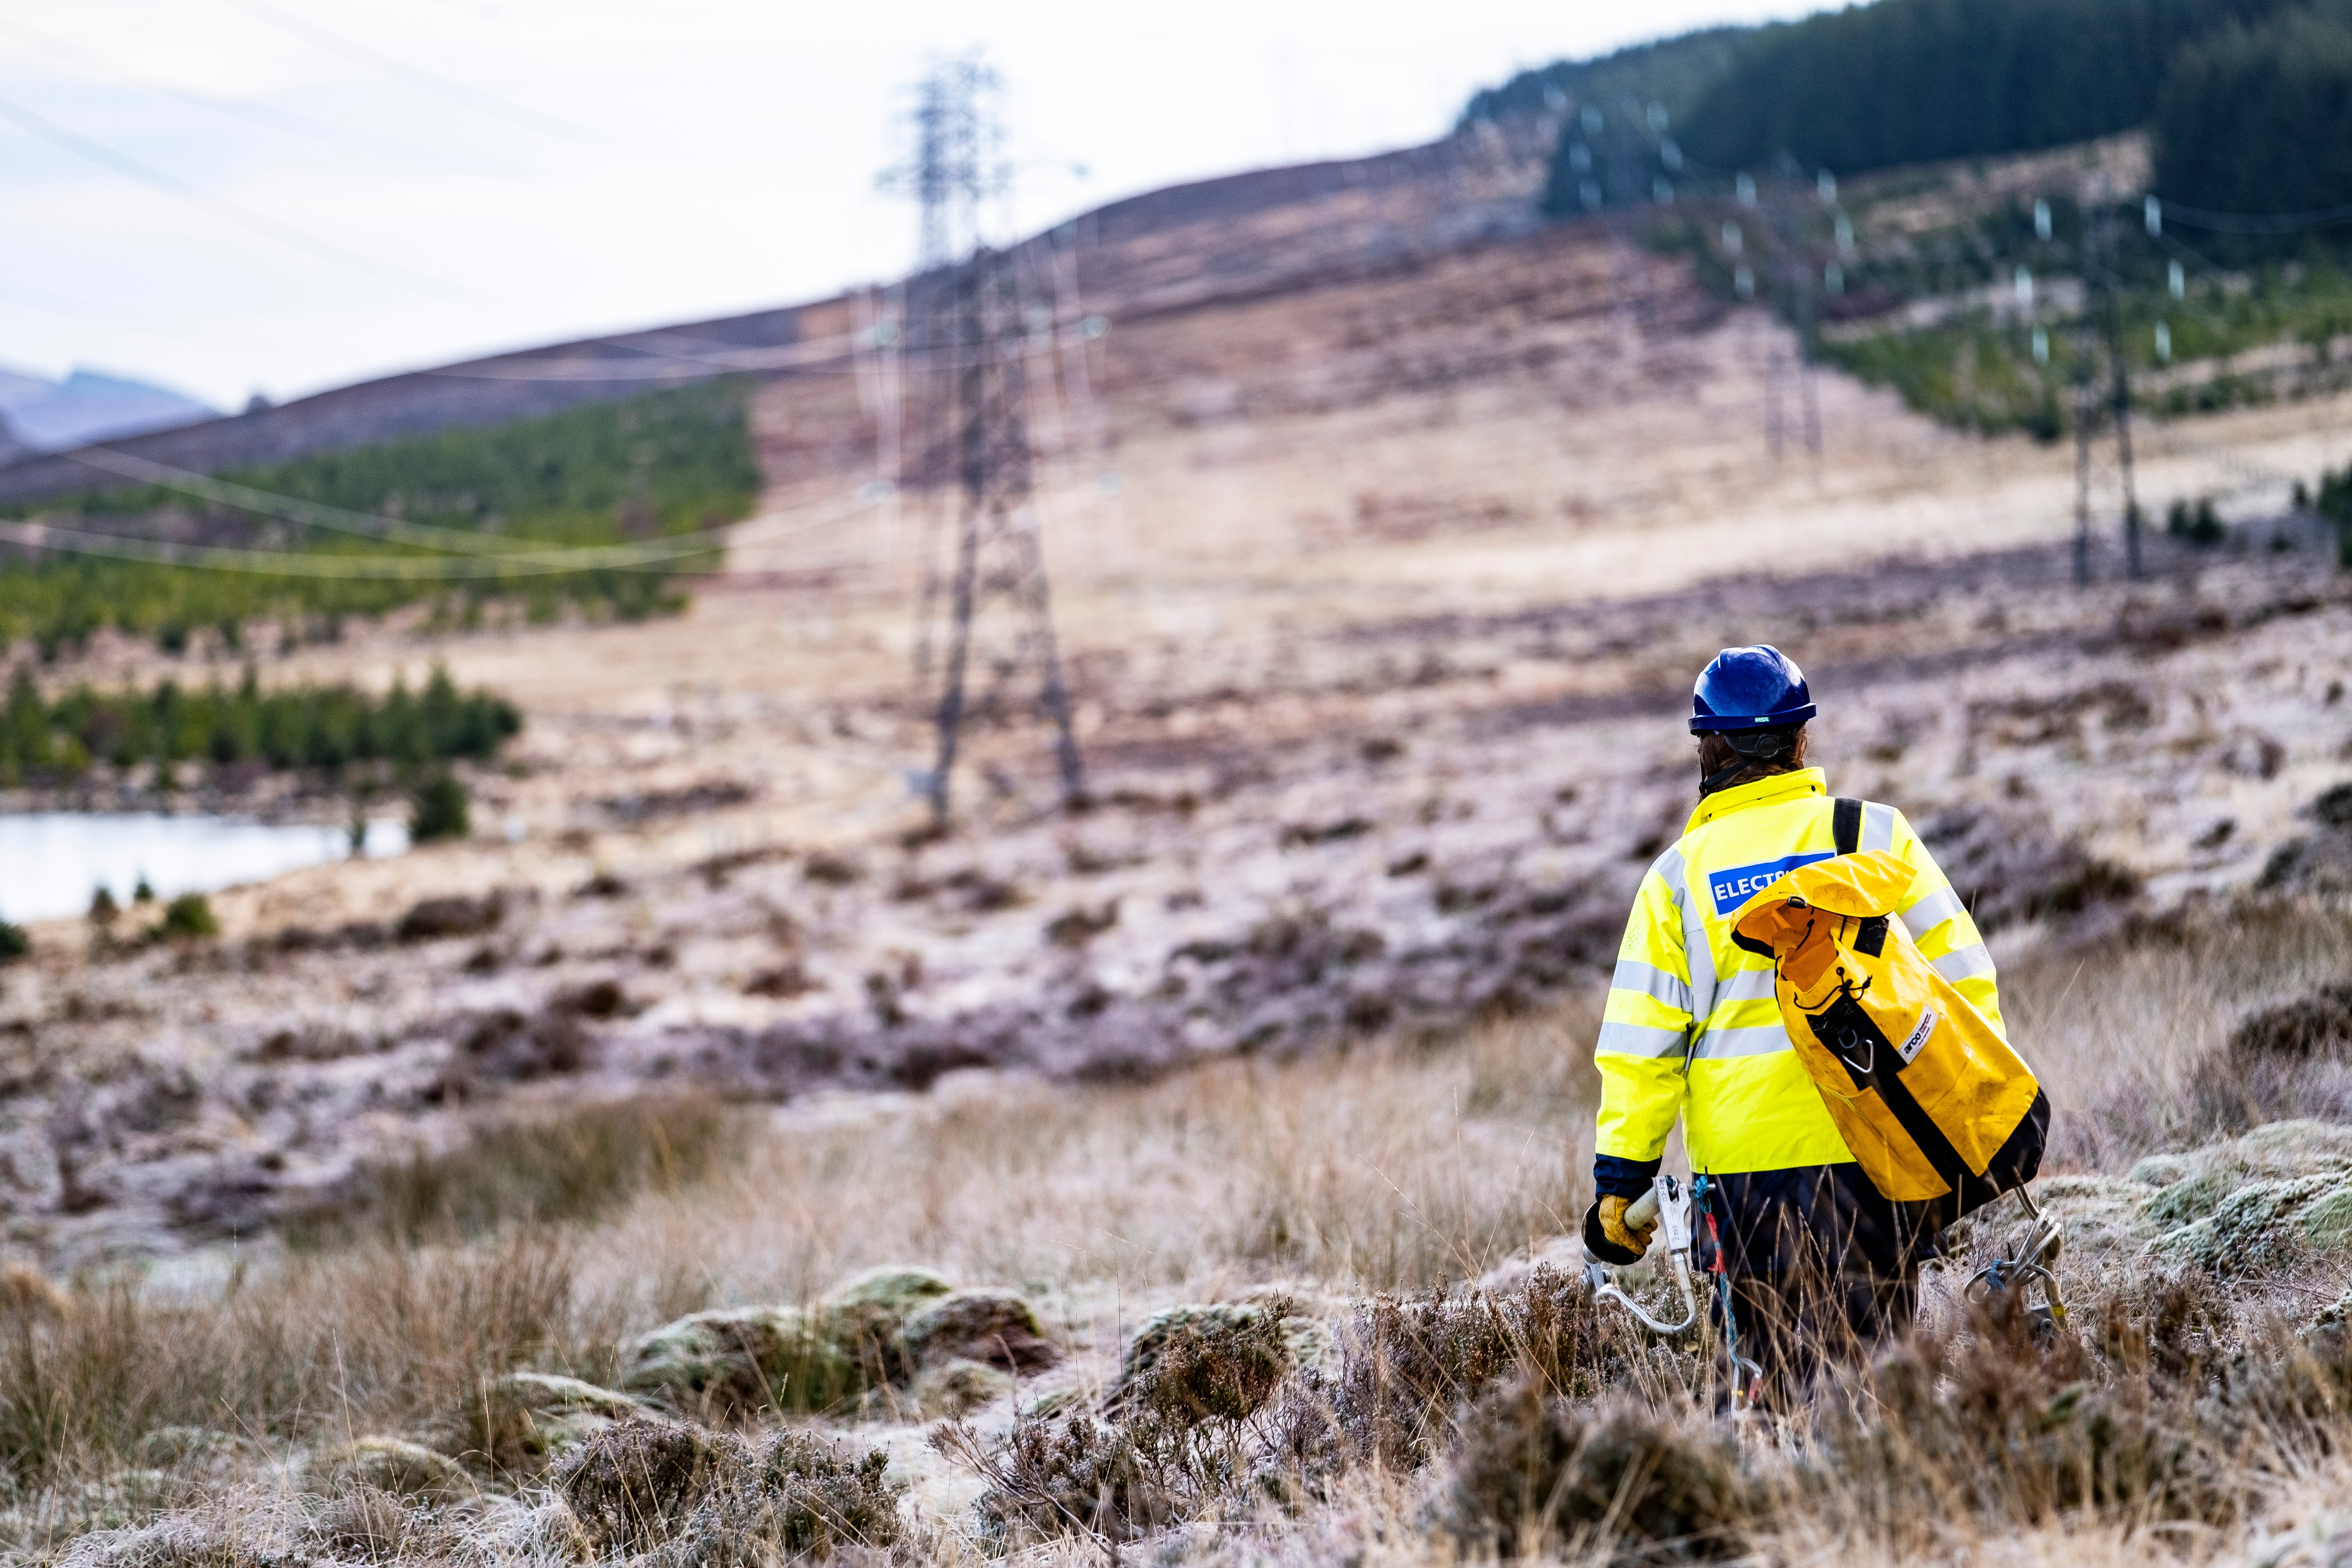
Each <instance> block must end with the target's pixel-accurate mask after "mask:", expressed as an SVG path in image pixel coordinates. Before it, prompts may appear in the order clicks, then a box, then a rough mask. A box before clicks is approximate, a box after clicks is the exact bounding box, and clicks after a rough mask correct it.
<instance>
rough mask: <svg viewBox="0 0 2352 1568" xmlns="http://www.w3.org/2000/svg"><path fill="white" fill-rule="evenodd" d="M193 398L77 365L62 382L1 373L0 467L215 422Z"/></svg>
mask: <svg viewBox="0 0 2352 1568" xmlns="http://www.w3.org/2000/svg"><path fill="white" fill-rule="evenodd" d="M218 413H219V410H217V409H215V408H209V407H207V406H205V405H204V404H201V403H199V402H197V401H196V400H195V399H194V398H193V397H184V396H182V395H180V394H179V393H176V392H173V391H171V390H169V389H168V388H165V387H161V386H155V385H152V384H149V383H147V382H143V381H131V380H129V379H127V378H125V377H122V376H115V375H105V374H100V373H99V372H97V371H91V370H83V369H81V368H79V366H77V367H76V368H75V369H74V370H73V372H72V373H71V374H68V376H67V377H66V378H65V379H64V380H63V381H50V380H48V379H47V378H46V377H43V376H38V375H28V374H26V373H25V372H23V371H15V370H7V369H5V368H0V462H7V461H13V460H15V458H16V457H18V456H22V455H24V452H23V449H24V448H27V447H29V448H32V449H33V450H36V451H58V450H61V449H63V448H65V447H81V446H87V445H88V444H89V443H90V442H92V441H105V440H110V439H112V438H113V437H117V436H136V435H141V434H143V433H144V432H147V431H150V430H163V429H168V428H170V427H171V426H174V425H187V424H192V423H194V421H196V420H199V419H211V418H214V417H215V416H217V415H218Z"/></svg>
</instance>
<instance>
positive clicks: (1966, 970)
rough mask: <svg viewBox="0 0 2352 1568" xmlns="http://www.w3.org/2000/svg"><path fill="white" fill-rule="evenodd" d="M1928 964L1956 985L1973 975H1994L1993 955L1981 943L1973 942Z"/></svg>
mask: <svg viewBox="0 0 2352 1568" xmlns="http://www.w3.org/2000/svg"><path fill="white" fill-rule="evenodd" d="M1928 962H1929V966H1930V967H1932V968H1933V969H1934V970H1935V972H1936V973H1938V974H1940V975H1942V976H1943V977H1944V978H1945V979H1947V980H1948V981H1951V982H1953V983H1954V984H1958V982H1960V981H1963V980H1966V979H1969V977H1970V976H1972V975H1978V974H1990V973H1992V954H1991V953H1990V952H1988V951H1987V950H1986V948H1985V944H1984V943H1982V942H1970V943H1969V945H1968V946H1966V947H1963V948H1956V949H1954V950H1953V951H1952V952H1948V953H1946V954H1944V956H1943V957H1941V958H1937V959H1931V960H1929V961H1928Z"/></svg>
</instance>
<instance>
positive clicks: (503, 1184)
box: [293, 1091, 752, 1247]
mask: <svg viewBox="0 0 2352 1568" xmlns="http://www.w3.org/2000/svg"><path fill="white" fill-rule="evenodd" d="M751 1131H752V1119H751V1116H750V1115H749V1114H748V1113H746V1112H745V1111H743V1110H740V1108H737V1107H732V1106H729V1105H726V1104H724V1103H722V1102H721V1101H719V1100H718V1099H717V1098H716V1097H714V1096H712V1095H709V1094H703V1093H697V1092H691V1091H686V1092H677V1093H662V1094H644V1095H636V1096H633V1097H631V1098H628V1099H625V1100H605V1101H599V1102H592V1103H588V1104H582V1105H572V1106H567V1107H564V1108H562V1110H547V1111H539V1112H533V1113H530V1114H526V1115H522V1116H516V1117H509V1118H503V1119H499V1120H496V1121H485V1122H482V1123H480V1124H478V1126H476V1127H475V1128H474V1129H473V1131H471V1133H470V1134H469V1135H468V1136H467V1138H466V1139H465V1140H464V1141H463V1142H460V1143H458V1144H457V1146H456V1147H454V1148H451V1149H447V1150H444V1151H440V1152H432V1151H427V1150H422V1149H419V1150H416V1151H415V1152H411V1153H410V1154H408V1155H407V1156H406V1157H405V1158H401V1159H394V1160H391V1161H387V1162H384V1163H380V1164H375V1165H372V1166H369V1167H367V1168H365V1169H363V1170H362V1172H361V1173H360V1174H359V1177H358V1179H357V1180H356V1181H355V1182H354V1183H353V1184H352V1185H351V1186H350V1187H349V1188H347V1189H346V1190H345V1191H344V1192H343V1193H342V1194H340V1195H339V1197H338V1199H337V1201H336V1202H335V1203H334V1204H333V1205H331V1207H327V1208H323V1209H321V1210H320V1211H319V1212H316V1213H314V1214H312V1215H307V1216H305V1217H304V1218H303V1219H302V1220H301V1221H300V1222H299V1224H298V1225H297V1226H295V1227H294V1230H293V1237H294V1239H295V1241H296V1242H297V1243H298V1245H303V1246H309V1247H317V1246H320V1245H324V1244H327V1243H331V1242H334V1241H349V1240H351V1239H352V1238H354V1237H377V1238H380V1239H382V1240H384V1241H387V1242H391V1243H395V1244H400V1243H408V1244H414V1243H416V1242H420V1241H434V1240H448V1239H451V1238H453V1237H465V1236H478V1235H481V1234H483V1233H485V1232H488V1231H491V1230H495V1229H497V1228H498V1227H499V1226H502V1225H506V1224H509V1223H511V1222H516V1221H524V1222H540V1223H548V1224H562V1223H571V1222H577V1221H585V1220H593V1219H595V1218H597V1217H598V1216H600V1215H604V1214H607V1213H610V1212H611V1211H612V1210H614V1209H615V1208H618V1207H619V1206H620V1205H623V1204H625V1203H626V1202H628V1201H629V1200H630V1199H632V1198H634V1197H635V1196H637V1195H638V1194H641V1193H645V1192H648V1191H652V1192H663V1193H676V1192H678V1191H680V1190H682V1189H684V1188H687V1187H690V1186H692V1185H693V1184H695V1183H697V1182H699V1181H702V1180H704V1179H705V1178H706V1177H708V1176H709V1174H710V1173H712V1172H713V1171H715V1170H719V1169H721V1168H724V1167H725V1166H727V1165H729V1164H730V1163H733V1162H734V1161H736V1160H738V1159H740V1156H741V1154H742V1152H743V1151H744V1149H745V1147H746V1145H747V1143H748V1142H749V1141H750V1139H751Z"/></svg>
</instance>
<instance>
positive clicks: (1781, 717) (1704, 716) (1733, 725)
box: [1690, 702, 1819, 735]
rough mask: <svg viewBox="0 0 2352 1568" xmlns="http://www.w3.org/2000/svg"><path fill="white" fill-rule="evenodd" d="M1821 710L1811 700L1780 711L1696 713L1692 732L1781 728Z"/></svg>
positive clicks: (1691, 724) (1692, 716) (1692, 722)
mask: <svg viewBox="0 0 2352 1568" xmlns="http://www.w3.org/2000/svg"><path fill="white" fill-rule="evenodd" d="M1818 711H1819V709H1818V708H1817V707H1816V705H1815V704H1813V703H1811V702H1805V703H1801V704H1799V705H1798V706H1797V707H1794V708H1783V709H1782V710H1780V711H1779V712H1778V713H1694V714H1693V715H1691V721H1690V732H1691V733H1692V734H1694V735H1711V734H1716V733H1717V732H1719V731H1725V730H1780V729H1786V728H1787V727H1788V726H1790V725H1791V724H1803V723H1808V722H1810V721H1811V720H1812V717H1813V715H1814V714H1815V713H1816V712H1818Z"/></svg>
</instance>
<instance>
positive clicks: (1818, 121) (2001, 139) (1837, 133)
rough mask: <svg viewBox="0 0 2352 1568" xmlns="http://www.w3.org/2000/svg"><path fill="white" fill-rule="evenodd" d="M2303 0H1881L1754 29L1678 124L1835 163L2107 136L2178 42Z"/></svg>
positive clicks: (1730, 142) (1879, 162) (1692, 135)
mask: <svg viewBox="0 0 2352 1568" xmlns="http://www.w3.org/2000/svg"><path fill="white" fill-rule="evenodd" d="M2294 8H2295V7H2294V5H2293V0H1877V4H1875V5H1857V6H1851V7H1848V8H1847V9H1845V10H1843V11H1833V12H1827V13H1824V14H1822V15H1820V16H1811V17H1807V18H1806V19H1804V20H1803V21H1800V22H1791V23H1784V24H1781V25H1779V26H1770V27H1766V28H1762V29H1760V30H1759V31H1758V32H1757V33H1756V34H1755V35H1753V37H1750V38H1749V39H1748V41H1747V42H1746V44H1745V45H1744V47H1742V48H1741V49H1740V51H1739V55H1738V59H1737V60H1735V61H1734V62H1733V64H1732V66H1731V68H1730V69H1729V70H1728V71H1727V72H1726V73H1725V75H1724V77H1723V79H1721V80H1720V81H1718V82H1717V83H1716V84H1715V86H1714V87H1712V88H1711V89H1708V91H1707V92H1706V94H1705V95H1704V96H1703V97H1702V98H1701V99H1700V100H1699V102H1698V104H1697V105H1696V108H1695V109H1694V110H1692V112H1691V115H1690V118H1689V121H1688V122H1687V124H1686V125H1685V128H1684V131H1683V142H1684V144H1685V146H1686V147H1687V148H1688V149H1689V151H1690V152H1691V153H1693V154H1695V155H1696V157H1698V158H1700V159H1702V160H1704V161H1706V163H1712V164H1715V165H1717V166H1719V167H1722V168H1727V169H1729V168H1763V167H1765V166H1767V165H1769V162H1770V161H1771V160H1773V159H1775V158H1777V157H1779V156H1780V154H1781V153H1789V154H1791V155H1793V156H1794V157H1796V158H1797V159H1798V160H1800V161H1801V162H1802V163H1805V164H1806V165H1807V166H1808V167H1827V168H1831V169H1833V170H1836V171H1838V172H1840V173H1853V172H1859V171H1862V170H1866V169H1880V168H1885V167H1888V166H1890V165H1892V164H1896V163H1927V162H1931V161H1934V160H1937V159H1944V158H1964V157H1973V156H1981V155H1987V154H1993V153H2013V152H2021V151H2025V150H2028V149H2032V148H2038V147H2056V146H2062V145H2064V144H2065V143H2067V142H2083V141H2087V140H2089V139H2091V138H2093V137H2096V136H2105V135H2111V134H2113V133H2115V132H2119V131H2127V130H2131V129H2133V128H2135V127H2137V126H2140V125H2144V124H2146V123H2147V121H2148V120H2149V119H2150V118H2151V117H2152V116H2153V115H2154V114H2155V112H2156V109H2157V103H2158V97H2159V95H2160V94H2161V92H2162V91H2163V89H2164V87H2165V84H2166V79H2167V74H2168V71H2169V69H2170V68H2171V66H2172V64H2173V61H2174V58H2175V57H2176V56H2177V55H2179V52H2180V51H2181V50H2182V49H2183V47H2186V46H2189V45H2191V44H2194V43H2196V42H2198V41H2200V40H2201V39H2205V38H2208V37H2211V36H2213V35H2215V34H2218V33H2221V32H2223V31H2225V30H2227V29H2230V28H2232V27H2242V26H2254V25H2259V24H2262V23H2264V22H2267V21H2269V20H2270V19H2271V18H2272V17H2273V16H2277V15H2279V14H2282V13H2284V12H2287V11H2290V10H2293V9H2294Z"/></svg>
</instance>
